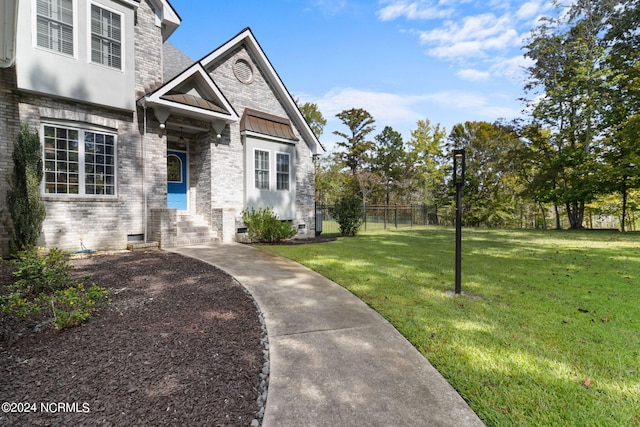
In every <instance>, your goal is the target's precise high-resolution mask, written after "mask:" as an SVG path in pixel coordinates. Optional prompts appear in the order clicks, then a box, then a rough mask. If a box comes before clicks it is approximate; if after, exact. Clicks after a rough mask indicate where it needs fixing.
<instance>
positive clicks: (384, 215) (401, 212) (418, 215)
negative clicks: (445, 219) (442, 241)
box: [316, 204, 440, 235]
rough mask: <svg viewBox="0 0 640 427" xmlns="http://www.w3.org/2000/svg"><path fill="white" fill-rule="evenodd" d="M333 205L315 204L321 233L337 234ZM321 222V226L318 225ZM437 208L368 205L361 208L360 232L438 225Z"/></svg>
mask: <svg viewBox="0 0 640 427" xmlns="http://www.w3.org/2000/svg"><path fill="white" fill-rule="evenodd" d="M332 214H333V206H320V205H318V206H316V231H321V234H323V235H331V234H339V233H340V227H339V226H338V223H337V222H336V220H335V219H334V218H333V216H332ZM320 224H321V227H319V225H320ZM438 224H440V221H439V217H438V209H437V208H436V207H435V206H429V205H423V204H416V205H368V206H366V207H365V208H363V221H362V226H361V227H360V231H361V232H367V231H373V230H387V229H397V228H410V227H413V226H418V225H438Z"/></svg>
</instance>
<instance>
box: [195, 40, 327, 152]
mask: <svg viewBox="0 0 640 427" xmlns="http://www.w3.org/2000/svg"><path fill="white" fill-rule="evenodd" d="M240 45H244V47H245V48H246V49H247V51H249V53H250V54H251V56H252V57H253V58H254V60H255V61H257V63H258V66H259V68H260V69H261V70H262V71H263V72H264V73H265V78H266V79H267V81H268V83H269V84H270V85H271V87H272V88H273V89H274V91H275V92H276V95H278V97H279V98H280V99H281V100H282V101H283V103H284V108H285V110H286V111H287V114H288V115H289V117H291V119H292V120H293V122H294V124H295V125H296V127H297V128H298V130H299V131H300V133H301V135H302V138H303V139H304V140H305V141H306V143H307V144H308V145H309V148H310V149H311V152H312V153H313V154H322V153H324V152H325V149H324V147H323V146H322V144H321V143H320V141H319V140H318V138H317V137H316V135H315V134H314V133H313V131H312V130H311V127H309V124H308V123H307V121H306V120H305V119H304V117H303V116H302V113H301V112H300V109H299V108H298V106H297V105H296V103H295V101H294V100H293V97H292V96H291V94H290V93H289V91H288V90H287V88H286V87H285V85H284V83H283V82H282V80H281V79H280V76H278V73H277V72H276V70H275V69H274V68H273V65H271V62H270V61H269V59H268V58H267V56H266V55H265V53H264V51H263V50H262V47H260V44H259V43H258V41H257V40H256V38H255V36H254V35H253V33H252V32H251V29H250V28H245V29H244V30H242V31H241V32H240V33H239V34H238V35H236V36H235V37H233V38H232V39H231V40H229V41H228V42H226V43H225V44H223V45H222V46H220V47H219V48H218V49H216V50H214V51H213V52H211V53H210V54H209V55H207V56H205V57H204V58H202V59H201V60H200V61H199V62H200V64H202V66H203V67H204V68H205V69H206V68H209V67H210V66H211V65H212V64H214V63H215V62H216V61H218V60H219V59H221V58H222V57H223V56H224V55H225V54H227V53H228V52H230V51H232V50H233V49H235V48H236V47H238V46H240Z"/></svg>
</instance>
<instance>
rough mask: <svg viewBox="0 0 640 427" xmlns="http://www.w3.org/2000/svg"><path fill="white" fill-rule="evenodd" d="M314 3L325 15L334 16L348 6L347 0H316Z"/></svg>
mask: <svg viewBox="0 0 640 427" xmlns="http://www.w3.org/2000/svg"><path fill="white" fill-rule="evenodd" d="M313 5H314V6H315V8H316V9H318V10H320V12H321V13H322V14H323V15H325V16H334V15H337V14H338V13H340V12H341V11H342V10H344V9H345V8H346V7H347V1H346V0H315V1H314V3H313Z"/></svg>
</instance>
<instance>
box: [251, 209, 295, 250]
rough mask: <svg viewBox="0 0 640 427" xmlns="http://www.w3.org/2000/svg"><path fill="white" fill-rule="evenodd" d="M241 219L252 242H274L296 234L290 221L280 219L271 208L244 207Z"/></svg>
mask: <svg viewBox="0 0 640 427" xmlns="http://www.w3.org/2000/svg"><path fill="white" fill-rule="evenodd" d="M242 220H243V221H244V223H245V225H246V226H247V233H248V234H249V240H251V241H252V242H263V243H275V242H280V241H282V240H286V239H290V238H292V237H293V236H295V235H296V230H295V229H294V228H293V227H292V226H291V223H290V222H288V221H280V220H279V219H278V215H277V214H276V213H275V212H273V210H271V208H265V209H262V208H258V209H254V208H246V209H244V210H243V211H242Z"/></svg>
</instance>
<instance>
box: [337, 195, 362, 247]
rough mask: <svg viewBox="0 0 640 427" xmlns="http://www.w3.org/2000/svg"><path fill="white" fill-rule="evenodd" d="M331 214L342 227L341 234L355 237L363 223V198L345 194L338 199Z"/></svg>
mask: <svg viewBox="0 0 640 427" xmlns="http://www.w3.org/2000/svg"><path fill="white" fill-rule="evenodd" d="M331 215H332V216H333V218H335V220H336V222H337V223H338V226H339V227H340V235H341V236H349V237H353V236H355V235H356V234H358V231H359V230H360V226H361V225H362V200H361V199H360V198H359V197H357V196H355V195H344V196H342V197H340V198H339V199H338V200H337V201H336V204H335V205H334V207H333V211H332V212H331Z"/></svg>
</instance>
